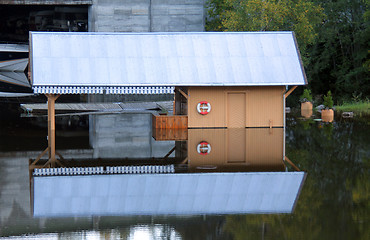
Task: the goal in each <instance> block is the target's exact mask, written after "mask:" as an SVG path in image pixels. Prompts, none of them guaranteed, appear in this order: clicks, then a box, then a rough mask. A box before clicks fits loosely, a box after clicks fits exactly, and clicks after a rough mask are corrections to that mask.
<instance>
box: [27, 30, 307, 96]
mask: <svg viewBox="0 0 370 240" xmlns="http://www.w3.org/2000/svg"><path fill="white" fill-rule="evenodd" d="M30 58H31V69H32V80H33V87H34V89H35V91H38V92H40V91H41V92H40V93H42V92H43V91H60V93H64V91H65V88H66V87H82V88H85V87H92V86H93V87H99V88H101V89H102V90H106V92H107V93H112V94H114V93H120V92H121V91H120V88H121V87H138V86H139V87H144V86H145V87H148V86H152V87H153V86H155V87H159V86H161V87H169V86H270V85H275V86H276V85H304V84H306V80H305V74H304V70H303V67H302V64H301V61H300V56H299V51H298V48H297V45H296V42H295V38H294V35H293V33H292V32H238V33H231V32H227V33H226V32H218V33H210V32H207V33H205V32H204V33H91V32H89V33H56V32H31V37H30ZM42 87H52V88H53V89H52V90H50V89H48V90H45V89H44V90H42ZM57 87H59V90H57V89H58V88H57ZM79 91H84V89H80V90H79ZM55 93H57V92H55Z"/></svg>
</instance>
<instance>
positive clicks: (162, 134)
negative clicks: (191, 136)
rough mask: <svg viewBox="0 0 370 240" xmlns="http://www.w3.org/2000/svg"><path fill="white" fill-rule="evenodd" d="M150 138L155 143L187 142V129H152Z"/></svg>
mask: <svg viewBox="0 0 370 240" xmlns="http://www.w3.org/2000/svg"><path fill="white" fill-rule="evenodd" d="M152 136H153V138H154V139H155V140H156V141H186V140H188V129H186V128H177V129H170V128H154V129H153V131H152Z"/></svg>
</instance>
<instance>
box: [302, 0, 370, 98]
mask: <svg viewBox="0 0 370 240" xmlns="http://www.w3.org/2000/svg"><path fill="white" fill-rule="evenodd" d="M315 1H316V2H317V3H320V4H321V6H322V7H323V8H324V13H325V16H326V17H325V19H324V21H323V23H322V24H320V25H318V26H317V33H318V38H317V40H316V42H315V43H314V44H313V45H311V46H309V47H308V48H307V55H308V56H309V58H308V60H309V63H308V64H307V65H306V73H307V76H308V78H309V81H310V85H311V89H312V91H313V93H315V94H322V93H325V92H326V91H328V90H329V89H331V90H333V92H334V94H335V95H336V96H340V98H342V99H343V98H346V99H349V98H350V97H351V95H352V93H353V92H356V91H357V92H361V93H362V94H363V96H368V95H369V94H370V84H369V71H370V68H369V66H370V62H369V57H370V52H369V49H370V29H369V25H370V21H369V20H370V18H369V16H370V13H369V10H368V7H369V1H364V0H353V1H347V0H325V1H321V0H315Z"/></svg>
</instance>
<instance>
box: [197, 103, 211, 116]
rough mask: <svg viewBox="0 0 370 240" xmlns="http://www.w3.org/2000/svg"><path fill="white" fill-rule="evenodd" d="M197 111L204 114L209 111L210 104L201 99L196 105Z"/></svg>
mask: <svg viewBox="0 0 370 240" xmlns="http://www.w3.org/2000/svg"><path fill="white" fill-rule="evenodd" d="M197 111H198V113H200V114H202V115H206V114H208V113H209V112H210V111H211V104H210V103H209V102H207V101H201V102H199V103H198V105H197Z"/></svg>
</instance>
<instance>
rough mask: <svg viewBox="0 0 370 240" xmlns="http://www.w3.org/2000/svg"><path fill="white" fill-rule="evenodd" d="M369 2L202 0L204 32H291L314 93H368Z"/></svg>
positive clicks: (362, 0) (344, 97) (361, 0)
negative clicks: (204, 19) (205, 0)
mask: <svg viewBox="0 0 370 240" xmlns="http://www.w3.org/2000/svg"><path fill="white" fill-rule="evenodd" d="M369 4H370V1H369V0H352V1H348V0H295V1H291V0H208V2H207V7H208V16H207V19H206V30H207V31H282V30H290V31H294V32H295V33H296V36H297V41H298V44H299V48H300V51H301V55H302V59H303V62H304V65H305V69H306V74H307V77H308V81H309V83H310V89H311V90H312V93H313V94H314V95H321V94H324V93H325V92H327V91H328V90H332V91H333V93H334V94H335V96H336V97H339V98H340V99H336V100H341V101H343V100H344V99H347V100H348V99H350V98H351V95H352V93H354V92H356V91H357V92H358V93H362V96H369V95H370V84H369V82H370V81H369V80H370V77H369V76H370V74H369V73H370V50H369V49H370V29H369V26H370V10H369Z"/></svg>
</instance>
